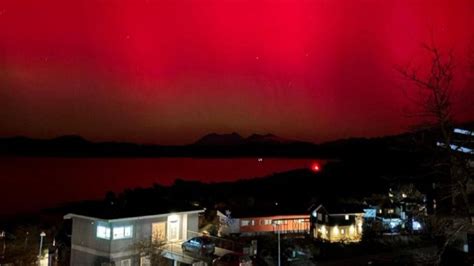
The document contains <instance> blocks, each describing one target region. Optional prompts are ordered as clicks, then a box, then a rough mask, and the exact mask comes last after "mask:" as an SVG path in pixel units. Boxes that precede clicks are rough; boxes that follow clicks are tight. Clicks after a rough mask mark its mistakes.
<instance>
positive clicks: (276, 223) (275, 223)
mask: <svg viewBox="0 0 474 266" xmlns="http://www.w3.org/2000/svg"><path fill="white" fill-rule="evenodd" d="M278 222H280V221H275V222H273V227H275V228H277V235H278V266H281V258H280V228H278V225H279V223H278Z"/></svg>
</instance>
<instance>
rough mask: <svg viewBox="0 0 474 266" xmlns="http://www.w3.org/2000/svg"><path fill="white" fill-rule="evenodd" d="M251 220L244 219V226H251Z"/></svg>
mask: <svg viewBox="0 0 474 266" xmlns="http://www.w3.org/2000/svg"><path fill="white" fill-rule="evenodd" d="M249 225H250V221H249V220H242V226H249Z"/></svg>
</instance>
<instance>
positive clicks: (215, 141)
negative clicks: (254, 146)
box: [194, 132, 246, 145]
mask: <svg viewBox="0 0 474 266" xmlns="http://www.w3.org/2000/svg"><path fill="white" fill-rule="evenodd" d="M245 142H246V140H245V139H244V138H243V137H242V136H240V135H239V134H237V133H235V132H233V133H231V134H217V133H211V134H207V135H205V136H204V137H202V138H200V139H199V140H198V141H196V142H195V143H194V144H195V145H240V144H244V143H245Z"/></svg>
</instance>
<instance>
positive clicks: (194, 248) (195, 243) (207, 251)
mask: <svg viewBox="0 0 474 266" xmlns="http://www.w3.org/2000/svg"><path fill="white" fill-rule="evenodd" d="M181 248H182V249H183V251H184V252H186V251H187V252H191V253H195V254H199V255H212V254H214V251H215V249H216V245H215V244H214V242H212V239H211V238H209V237H203V236H198V237H193V238H191V239H189V240H188V241H186V242H183V244H181Z"/></svg>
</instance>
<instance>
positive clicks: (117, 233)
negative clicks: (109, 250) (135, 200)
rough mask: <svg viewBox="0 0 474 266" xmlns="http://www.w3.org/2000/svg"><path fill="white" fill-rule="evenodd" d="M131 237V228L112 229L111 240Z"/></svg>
mask: <svg viewBox="0 0 474 266" xmlns="http://www.w3.org/2000/svg"><path fill="white" fill-rule="evenodd" d="M132 235H133V226H132V225H128V226H119V227H114V228H113V239H125V238H131V237H132Z"/></svg>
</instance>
